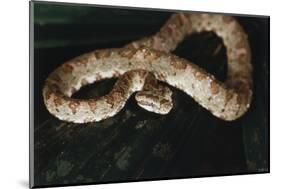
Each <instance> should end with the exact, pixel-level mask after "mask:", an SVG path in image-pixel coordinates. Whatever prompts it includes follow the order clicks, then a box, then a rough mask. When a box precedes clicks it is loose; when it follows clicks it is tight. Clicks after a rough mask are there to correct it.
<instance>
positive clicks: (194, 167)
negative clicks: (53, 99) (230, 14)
mask: <svg viewBox="0 0 281 189" xmlns="http://www.w3.org/2000/svg"><path fill="white" fill-rule="evenodd" d="M31 8H32V7H31ZM33 8H34V25H33V26H34V31H33V32H34V57H33V58H34V73H31V74H34V120H31V121H34V175H35V177H34V184H35V186H49V185H61V184H62V185H65V184H66V185H69V184H79V183H80V184H85V183H104V182H122V181H135V180H151V179H152V180H153V179H168V178H187V177H198V176H218V175H232V174H245V173H265V172H269V144H268V143H269V137H268V133H269V18H268V17H247V16H236V18H237V20H238V21H239V22H240V23H241V25H242V26H243V27H244V29H245V31H246V33H247V34H248V36H249V40H250V45H251V49H252V63H253V67H254V75H253V77H254V92H253V94H254V96H253V101H252V104H251V107H250V109H249V111H248V112H247V113H246V114H245V115H244V116H243V117H241V118H240V119H238V120H236V121H233V122H226V121H223V120H220V119H218V118H216V117H214V116H213V115H211V114H210V113H209V112H208V111H206V110H205V109H203V108H202V107H201V106H199V105H198V104H197V103H196V102H194V101H193V99H192V98H190V97H189V96H187V95H186V94H185V93H183V92H181V91H179V90H176V89H174V88H172V90H173V101H174V108H173V109H172V111H171V112H170V113H169V114H168V115H164V116H163V115H157V114H154V113H150V112H147V111H145V110H143V109H141V108H140V107H138V106H137V105H136V103H135V101H134V99H133V97H132V98H130V100H129V101H128V103H127V105H126V106H125V107H124V109H123V110H122V111H121V112H120V113H119V114H118V115H116V116H115V117H113V118H109V119H107V120H104V121H101V122H98V123H89V124H73V123H66V122H63V121H60V120H58V119H56V118H55V117H53V116H52V115H50V114H49V113H48V111H47V109H46V108H45V106H44V103H43V98H42V88H43V85H44V80H45V79H46V78H47V76H48V74H49V73H50V72H51V71H53V70H54V69H55V68H56V67H57V66H59V65H60V64H62V63H63V62H65V61H66V60H69V59H71V58H73V57H75V56H78V55H81V54H82V53H85V52H89V51H93V50H95V49H101V48H111V47H122V46H123V45H125V44H127V43H128V42H131V41H133V40H136V39H139V38H140V37H144V36H148V35H151V34H153V33H155V32H157V31H158V30H159V29H160V27H161V26H162V25H163V24H164V23H165V21H166V20H167V19H168V18H169V16H170V15H171V14H172V12H171V11H170V12H168V11H157V10H136V9H126V8H105V7H90V6H80V5H75V6H74V5H69V4H46V3H42V2H36V3H34V4H33ZM31 24H32V23H31ZM31 32H32V31H31ZM173 53H174V54H176V55H178V56H180V57H184V58H187V59H189V60H191V61H193V62H194V63H196V64H198V65H200V66H201V67H202V68H204V69H206V70H208V71H209V72H210V73H212V74H214V75H215V76H216V77H217V78H218V79H220V80H224V79H225V76H226V68H227V64H226V55H225V48H224V46H223V45H222V41H221V39H220V38H218V37H217V36H216V35H215V34H214V33H211V32H205V33H202V34H194V35H192V36H190V37H188V38H186V40H185V41H184V42H183V43H181V44H180V45H179V46H178V48H177V49H176V50H175V51H174V52H173ZM114 82H115V80H113V79H112V80H106V81H102V82H99V83H96V84H93V85H91V86H87V87H85V88H83V89H82V90H81V91H79V92H78V93H77V94H75V95H74V97H76V98H94V97H97V96H101V95H103V94H106V93H107V92H109V91H110V89H111V87H112V85H113V84H114Z"/></svg>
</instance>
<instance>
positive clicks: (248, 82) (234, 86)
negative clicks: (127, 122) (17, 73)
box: [43, 13, 252, 123]
mask: <svg viewBox="0 0 281 189" xmlns="http://www.w3.org/2000/svg"><path fill="white" fill-rule="evenodd" d="M202 31H213V32H214V33H216V35H217V36H218V37H221V38H222V40H223V43H224V45H225V47H226V54H227V62H228V72H227V79H226V81H225V82H220V81H218V80H217V79H216V78H215V77H214V76H213V75H211V74H209V73H207V72H206V71H205V70H203V69H201V68H200V67H198V66H197V65H195V64H193V63H192V62H190V61H188V60H186V59H182V58H179V57H177V56H175V55H173V54H171V53H170V52H171V51H173V50H174V49H175V48H176V47H177V45H178V44H179V43H180V42H181V41H183V40H184V38H185V37H186V36H188V35H190V34H192V33H194V32H202ZM250 62H251V52H250V47H249V43H248V39H247V35H246V34H245V32H244V30H243V28H242V27H241V26H240V25H239V23H238V22H237V21H236V20H235V19H234V18H233V17H230V16H226V15H220V14H203V13H202V14H199V13H177V14H173V15H172V16H171V17H170V18H169V20H168V21H167V22H166V23H165V24H164V26H162V28H161V29H160V31H159V32H157V33H156V34H155V35H153V36H150V37H145V38H142V39H140V40H137V41H134V42H132V43H130V44H128V45H126V46H125V47H122V48H116V49H103V50H96V51H93V52H90V53H86V54H83V55H81V56H79V57H76V58H74V59H72V60H70V61H67V62H66V63H64V64H62V65H61V66H60V67H58V68H57V69H56V70H55V71H53V72H52V73H51V74H50V75H49V77H48V78H47V80H46V82H45V85H44V88H43V98H44V103H45V105H46V107H47V109H48V110H49V112H50V113H51V114H53V115H54V116H55V117H57V118H59V119H61V120H64V121H69V122H75V123H87V122H97V121H100V120H104V119H106V118H108V117H112V116H114V115H116V114H117V113H118V112H119V111H120V110H121V109H122V108H123V107H124V105H125V103H126V101H127V100H128V98H129V97H130V96H131V95H132V94H133V93H135V92H137V93H136V95H135V99H136V101H137V103H138V105H139V106H141V107H142V108H144V109H146V110H148V111H152V112H155V113H159V114H167V113H168V112H169V111H170V110H171V109H172V107H173V104H172V98H171V96H172V92H171V90H170V89H169V88H167V87H165V86H163V85H161V84H158V83H157V80H159V81H162V82H165V83H167V84H169V85H170V86H173V87H175V88H177V89H179V90H181V91H183V92H185V93H186V94H187V95H189V96H191V97H192V98H193V99H194V100H195V101H196V102H198V103H199V104H200V105H201V106H203V107H204V108H206V109H207V110H209V111H210V112H211V113H212V114H213V115H215V116H217V117H219V118H221V119H223V120H227V121H231V120H235V119H237V118H239V117H240V116H242V115H243V114H244V113H245V112H246V111H247V109H248V108H249V106H250V103H251V98H252V65H251V63H250ZM113 77H117V78H118V80H117V82H116V83H115V85H114V87H113V89H112V90H111V92H110V93H109V94H107V95H105V96H102V97H99V98H97V99H87V100H83V99H74V98H71V96H72V94H73V93H74V92H76V91H78V90H79V89H80V88H81V87H82V86H84V85H87V84H91V83H94V82H96V81H99V80H102V79H107V78H113Z"/></svg>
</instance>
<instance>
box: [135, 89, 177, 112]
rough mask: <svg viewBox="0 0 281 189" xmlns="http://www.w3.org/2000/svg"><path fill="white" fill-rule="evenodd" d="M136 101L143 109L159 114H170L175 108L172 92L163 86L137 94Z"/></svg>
mask: <svg viewBox="0 0 281 189" xmlns="http://www.w3.org/2000/svg"><path fill="white" fill-rule="evenodd" d="M135 99H136V101H137V103H138V105H139V106H140V107H142V108H143V109H145V110H147V111H150V112H155V113H158V114H168V113H169V112H170V111H171V109H172V108H173V101H172V91H171V90H170V89H169V88H168V87H164V86H161V85H159V86H158V87H157V88H150V89H146V90H142V91H139V92H137V93H136V95H135Z"/></svg>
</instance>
